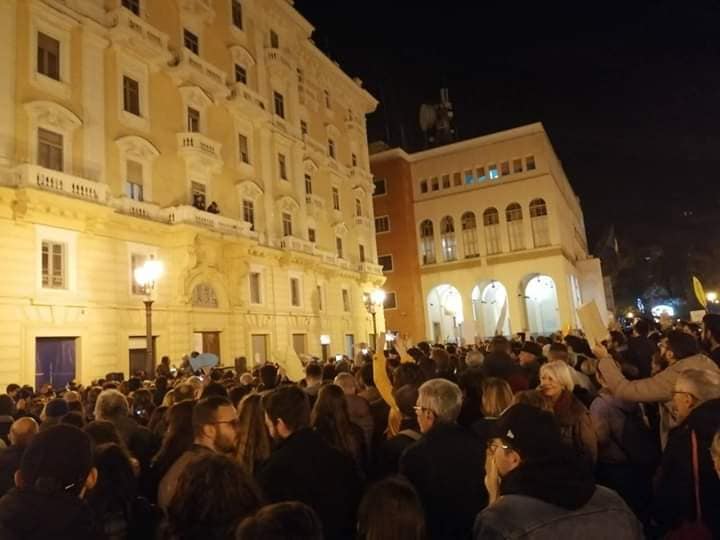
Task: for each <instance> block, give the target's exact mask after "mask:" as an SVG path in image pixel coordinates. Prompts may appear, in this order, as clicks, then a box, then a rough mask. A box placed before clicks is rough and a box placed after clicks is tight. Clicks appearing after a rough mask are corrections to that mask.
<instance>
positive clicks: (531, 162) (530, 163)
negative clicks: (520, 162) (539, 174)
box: [525, 156, 535, 171]
mask: <svg viewBox="0 0 720 540" xmlns="http://www.w3.org/2000/svg"><path fill="white" fill-rule="evenodd" d="M525 169H527V170H528V171H534V170H535V156H528V157H526V158H525Z"/></svg>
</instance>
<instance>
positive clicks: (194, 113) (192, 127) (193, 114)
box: [187, 107, 200, 133]
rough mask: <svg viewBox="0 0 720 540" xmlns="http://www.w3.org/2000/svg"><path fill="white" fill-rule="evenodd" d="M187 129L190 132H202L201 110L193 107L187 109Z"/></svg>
mask: <svg viewBox="0 0 720 540" xmlns="http://www.w3.org/2000/svg"><path fill="white" fill-rule="evenodd" d="M187 130H188V131H189V132H190V133H200V111H198V110H197V109H193V108H192V107H188V110H187Z"/></svg>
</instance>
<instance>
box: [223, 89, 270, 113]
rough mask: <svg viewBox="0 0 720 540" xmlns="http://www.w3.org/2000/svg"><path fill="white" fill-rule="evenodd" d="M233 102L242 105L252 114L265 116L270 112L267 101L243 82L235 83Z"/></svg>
mask: <svg viewBox="0 0 720 540" xmlns="http://www.w3.org/2000/svg"><path fill="white" fill-rule="evenodd" d="M231 103H233V104H234V105H236V106H238V107H242V108H243V110H244V111H246V112H248V113H249V114H250V115H255V116H263V115H265V114H267V112H268V106H267V101H266V100H265V99H264V98H263V97H262V96H261V95H260V94H258V93H257V92H254V91H253V90H251V89H250V88H248V87H247V85H246V84H243V83H235V87H234V89H233V96H232V100H231Z"/></svg>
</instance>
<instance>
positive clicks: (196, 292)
mask: <svg viewBox="0 0 720 540" xmlns="http://www.w3.org/2000/svg"><path fill="white" fill-rule="evenodd" d="M192 305H193V306H194V307H204V308H217V307H219V303H218V299H217V294H216V293H215V289H213V288H212V286H210V285H209V284H207V283H199V284H198V285H196V286H195V288H194V289H193V292H192Z"/></svg>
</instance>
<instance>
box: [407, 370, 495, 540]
mask: <svg viewBox="0 0 720 540" xmlns="http://www.w3.org/2000/svg"><path fill="white" fill-rule="evenodd" d="M461 403H462V392H461V390H460V388H459V387H458V386H457V385H456V384H454V383H452V382H450V381H447V380H443V379H431V380H429V381H427V382H425V383H424V384H423V385H422V386H421V387H420V390H419V396H418V400H417V406H416V412H417V418H418V423H419V425H420V430H421V431H422V433H423V437H422V438H421V439H420V440H419V441H417V442H416V443H414V444H412V445H411V446H410V447H408V448H407V450H405V453H404V454H403V455H402V457H401V458H400V474H402V475H404V476H405V477H406V478H407V479H408V480H410V482H411V483H412V484H413V486H414V487H415V489H416V490H417V492H418V495H420V499H421V500H422V503H423V507H424V508H425V515H426V519H427V527H428V533H429V537H430V538H442V539H448V540H449V539H455V538H469V537H470V535H471V533H472V527H473V522H474V520H475V516H476V515H477V514H478V512H480V510H482V509H483V508H484V507H485V506H486V505H487V503H488V493H487V490H486V488H485V483H484V481H485V456H486V447H485V445H484V444H483V443H482V442H481V441H480V440H479V439H478V438H477V437H475V436H474V435H473V434H472V432H470V431H469V430H467V429H466V428H463V427H462V426H460V425H458V424H457V422H456V420H457V417H458V414H459V413H460V407H461Z"/></svg>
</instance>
